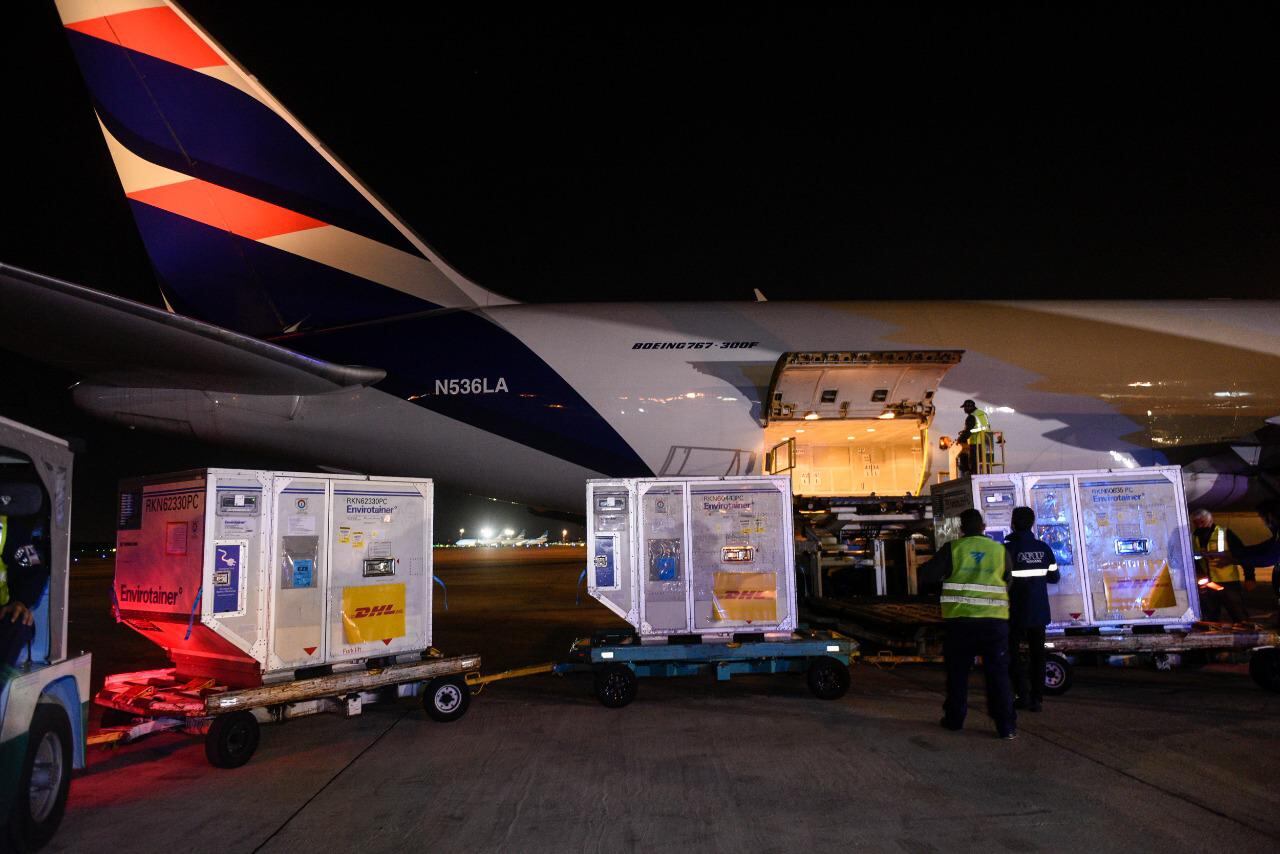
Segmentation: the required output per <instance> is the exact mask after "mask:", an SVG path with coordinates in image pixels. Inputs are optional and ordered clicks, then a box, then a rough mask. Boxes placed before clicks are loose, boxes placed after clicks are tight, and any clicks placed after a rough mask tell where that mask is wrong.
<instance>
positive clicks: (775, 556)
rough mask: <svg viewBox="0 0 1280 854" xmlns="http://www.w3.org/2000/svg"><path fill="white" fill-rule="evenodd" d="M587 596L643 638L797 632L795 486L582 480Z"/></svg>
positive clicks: (743, 480)
mask: <svg viewBox="0 0 1280 854" xmlns="http://www.w3.org/2000/svg"><path fill="white" fill-rule="evenodd" d="M587 529H588V530H587V554H588V555H589V556H590V560H589V561H588V579H587V589H588V592H590V594H591V595H592V596H593V597H595V598H596V599H599V600H600V601H601V602H602V603H604V604H605V605H606V606H607V607H608V608H609V609H610V610H611V611H613V612H614V613H615V614H617V615H618V616H620V617H622V618H623V619H625V620H626V621H627V622H629V623H630V624H631V625H632V626H633V627H635V629H636V630H637V631H638V632H639V634H640V636H641V638H642V639H644V640H649V641H661V640H663V639H665V638H667V637H669V636H672V635H702V636H703V637H704V639H709V638H711V637H716V636H731V635H733V634H735V633H763V634H789V633H790V632H791V631H793V630H794V629H795V626H796V588H795V571H794V549H793V546H792V506H791V479H790V478H789V477H787V476H785V475H782V476H773V477H736V478H714V477H695V478H644V479H626V480H591V481H588V482H587Z"/></svg>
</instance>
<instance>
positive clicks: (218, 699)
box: [89, 655, 480, 768]
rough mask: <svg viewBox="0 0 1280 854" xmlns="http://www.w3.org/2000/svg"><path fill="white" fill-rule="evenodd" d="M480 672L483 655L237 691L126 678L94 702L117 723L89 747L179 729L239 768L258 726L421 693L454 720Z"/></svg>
mask: <svg viewBox="0 0 1280 854" xmlns="http://www.w3.org/2000/svg"><path fill="white" fill-rule="evenodd" d="M479 670H480V656H478V655H460V656H453V657H449V658H446V657H444V656H441V655H427V656H424V657H423V659H422V660H421V661H413V662H405V663H398V664H390V665H387V666H386V667H370V668H367V669H358V670H349V671H344V672H339V673H330V674H326V675H323V676H313V677H310V678H303V679H292V680H288V681H283V682H276V683H273V684H267V685H262V686H260V687H256V688H240V689H231V688H228V687H227V686H225V685H219V684H217V683H216V682H215V681H214V680H213V679H204V678H196V679H182V678H179V677H178V676H177V675H176V674H175V671H174V669H173V668H167V669H163V670H149V671H142V672H139V673H122V674H118V675H115V676H108V677H107V680H106V684H105V685H104V686H103V689H102V690H101V691H99V692H98V694H97V696H96V697H94V702H95V703H97V704H98V705H100V706H103V707H105V709H107V712H105V713H104V716H103V720H104V722H106V723H116V724H118V725H116V726H107V727H105V728H103V729H102V730H99V731H98V732H96V733H94V734H93V735H92V736H90V738H89V743H90V744H99V745H101V744H113V743H121V742H124V743H127V742H130V741H134V740H135V739H138V738H141V737H142V736H144V735H148V734H150V733H153V732H161V731H164V730H180V731H183V732H187V733H190V734H192V735H202V736H204V749H205V757H206V758H207V759H208V760H209V763H210V764H211V765H213V766H215V767H217V768H238V767H239V766H241V765H243V764H245V763H246V762H248V761H249V759H250V757H252V756H253V753H254V751H255V750H256V749H257V747H258V737H259V733H258V725H259V724H260V723H268V722H272V721H284V720H289V719H291V718H298V717H304V716H306V715H314V714H320V713H323V712H336V713H338V714H341V715H343V716H344V717H354V716H356V715H358V714H360V712H361V708H362V706H363V705H364V704H365V703H372V702H377V701H379V700H385V699H395V698H397V697H405V696H413V695H415V694H417V693H418V692H419V691H420V690H421V692H422V703H423V706H424V707H425V708H426V711H427V714H428V715H429V716H430V717H431V718H432V719H434V720H437V721H441V722H449V721H455V720H457V719H458V718H460V717H462V716H463V714H465V713H466V711H467V706H468V705H469V703H470V698H471V690H470V688H469V687H468V685H467V676H468V675H469V674H473V673H476V674H478V672H479ZM424 685H425V687H424Z"/></svg>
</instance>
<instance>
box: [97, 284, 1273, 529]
mask: <svg viewBox="0 0 1280 854" xmlns="http://www.w3.org/2000/svg"><path fill="white" fill-rule="evenodd" d="M460 316H461V317H465V318H467V321H466V323H460V322H459V319H460ZM282 343H284V344H286V345H287V346H290V347H292V348H294V349H297V350H300V351H302V352H307V353H310V354H312V355H316V356H321V357H324V358H327V359H332V360H335V361H341V362H345V363H357V364H368V365H372V366H375V367H379V368H382V369H384V370H386V371H387V373H388V376H387V379H386V380H385V381H383V382H382V383H380V384H378V386H377V387H376V388H356V389H348V390H344V391H340V392H334V393H331V394H325V395H312V396H303V397H291V396H255V395H236V394H227V393H214V392H191V391H165V390H125V389H111V388H106V387H101V386H94V387H82V388H81V389H80V390H79V391H78V392H77V399H78V400H79V401H80V402H81V403H82V404H83V405H85V406H87V407H88V408H90V409H91V410H93V411H96V412H98V413H99V414H102V415H105V416H108V417H111V418H114V419H116V420H121V421H125V422H128V423H140V424H145V426H148V427H160V428H164V427H165V426H170V427H171V428H172V429H180V430H188V429H189V430H191V431H192V432H194V433H196V434H197V435H200V436H203V437H205V438H208V439H209V440H211V441H219V442H230V443H233V444H239V445H242V446H247V447H253V448H256V449H259V450H267V451H276V452H296V451H297V450H298V449H299V448H305V449H306V452H307V453H308V454H309V455H312V456H314V457H315V459H316V460H317V461H318V462H320V463H324V464H328V465H332V466H335V467H339V468H351V469H356V470H360V471H368V472H395V473H397V474H407V475H423V476H431V477H433V478H435V479H437V480H438V481H440V482H441V483H444V484H447V485H457V486H460V487H463V488H466V489H468V490H470V491H473V492H476V493H479V494H487V495H494V496H499V497H503V498H507V499H511V500H517V501H523V502H529V503H533V504H536V505H541V506H547V507H555V508H561V509H568V510H576V509H579V505H580V503H581V500H582V490H583V481H584V480H585V479H586V478H588V477H598V476H602V475H605V476H638V475H651V474H662V473H667V474H676V473H679V474H685V475H690V474H745V473H759V472H760V471H761V468H762V466H763V458H764V452H765V451H766V450H767V447H766V427H765V422H766V420H767V409H768V406H767V401H766V399H765V398H766V395H767V394H768V391H769V388H770V384H771V381H772V378H773V374H774V371H775V368H776V367H777V365H778V362H779V359H780V358H781V357H782V356H783V354H786V353H794V352H815V351H816V352H821V351H857V352H861V351H896V352H904V351H943V350H946V351H963V355H962V356H961V357H960V359H959V361H958V363H957V364H955V365H954V366H952V367H950V368H949V369H948V370H946V372H945V376H943V377H942V380H941V382H940V383H939V384H938V388H937V391H936V395H933V397H932V406H933V407H934V409H935V410H936V413H937V414H936V416H933V417H932V419H927V420H932V421H933V425H932V426H933V431H934V434H935V435H939V434H948V433H954V432H956V431H957V430H959V429H960V427H961V425H962V422H963V418H964V415H963V413H962V412H961V410H960V403H961V401H962V400H964V399H965V398H973V399H975V400H976V401H978V403H979V405H980V406H982V407H983V408H985V409H986V410H987V411H988V412H989V413H990V416H991V419H992V422H993V425H994V426H995V428H996V429H998V430H1000V431H1002V433H1003V435H1004V438H1005V453H1006V466H1007V468H1008V470H1010V471H1028V470H1030V471H1052V470H1064V469H1075V468H1097V467H1104V468H1105V467H1118V466H1121V465H1134V464H1152V463H1158V462H1166V461H1168V460H1169V459H1170V457H1171V455H1176V453H1177V450H1178V449H1179V448H1183V447H1186V446H1189V445H1196V446H1200V445H1210V444H1213V443H1223V442H1232V441H1236V440H1237V439H1238V438H1239V437H1241V436H1245V435H1247V434H1249V433H1251V432H1252V431H1255V430H1257V429H1259V428H1261V427H1262V426H1263V425H1264V424H1265V422H1266V420H1267V419H1268V418H1272V417H1274V416H1275V415H1276V414H1277V413H1280V304H1276V303H1234V302H1222V301H1206V302H1169V303H1155V304H1151V303H1070V302H1042V303H1019V304H1012V303H982V302H972V303H964V302H956V303H914V302H845V303H788V302H768V303H752V302H743V303H711V304H708V303H667V304H652V303H633V304H580V305H510V306H502V307H497V308H490V309H477V310H474V311H472V312H464V313H460V312H432V313H426V314H422V315H412V316H408V317H404V318H400V319H396V320H391V321H385V322H380V323H376V324H369V325H363V326H358V327H352V328H350V329H335V330H329V331H326V332H324V333H318V334H303V335H299V336H295V337H292V338H289V339H286V340H284V341H282ZM161 419H168V420H167V421H165V420H161ZM925 426H928V425H927V424H926V425H925ZM924 453H926V454H932V455H933V459H932V460H928V461H926V467H927V468H930V469H933V470H937V469H939V468H942V467H944V466H945V455H944V454H943V452H941V451H939V450H937V448H936V447H935V445H934V443H929V448H928V449H927V450H926V451H925V452H924ZM1213 488H1219V489H1221V488H1224V487H1222V486H1221V485H1219V486H1217V487H1214V486H1213V485H1212V484H1208V483H1206V484H1204V485H1203V488H1202V489H1200V490H1199V492H1201V493H1204V492H1206V491H1210V490H1211V489H1213ZM1231 488H1232V489H1237V490H1238V485H1237V486H1232V487H1231ZM1191 491H1192V492H1193V493H1196V490H1195V489H1192V490H1191ZM1237 497H1238V496H1237Z"/></svg>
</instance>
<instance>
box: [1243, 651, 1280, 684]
mask: <svg viewBox="0 0 1280 854" xmlns="http://www.w3.org/2000/svg"><path fill="white" fill-rule="evenodd" d="M1249 675H1250V676H1252V677H1253V681H1254V682H1257V683H1258V686H1259V687H1262V688H1266V689H1267V690H1268V691H1280V648H1277V647H1274V646H1263V647H1259V648H1258V649H1255V650H1254V651H1253V652H1251V653H1250V654H1249Z"/></svg>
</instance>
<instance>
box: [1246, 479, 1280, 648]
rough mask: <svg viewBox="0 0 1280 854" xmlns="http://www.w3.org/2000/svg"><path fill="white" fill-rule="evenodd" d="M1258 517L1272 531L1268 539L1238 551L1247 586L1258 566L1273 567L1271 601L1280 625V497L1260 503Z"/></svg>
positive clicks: (1276, 622)
mask: <svg viewBox="0 0 1280 854" xmlns="http://www.w3.org/2000/svg"><path fill="white" fill-rule="evenodd" d="M1257 513H1258V518H1259V519H1261V520H1262V523H1263V524H1264V525H1266V526H1267V530H1268V531H1269V532H1270V533H1271V536H1270V537H1269V538H1268V539H1265V540H1263V541H1262V542H1260V543H1255V544H1254V545H1252V546H1245V547H1244V550H1243V552H1237V553H1236V556H1237V557H1239V558H1240V561H1241V563H1242V564H1243V566H1244V572H1245V588H1246V589H1252V588H1250V587H1249V580H1250V579H1252V578H1253V577H1254V572H1255V570H1256V569H1257V567H1260V566H1269V567H1271V603H1272V605H1273V606H1274V607H1275V609H1276V611H1275V616H1274V620H1275V624H1276V625H1277V626H1280V572H1276V565H1277V564H1280V498H1268V499H1267V500H1266V501H1263V502H1262V503H1261V504H1259V505H1258V509H1257Z"/></svg>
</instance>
